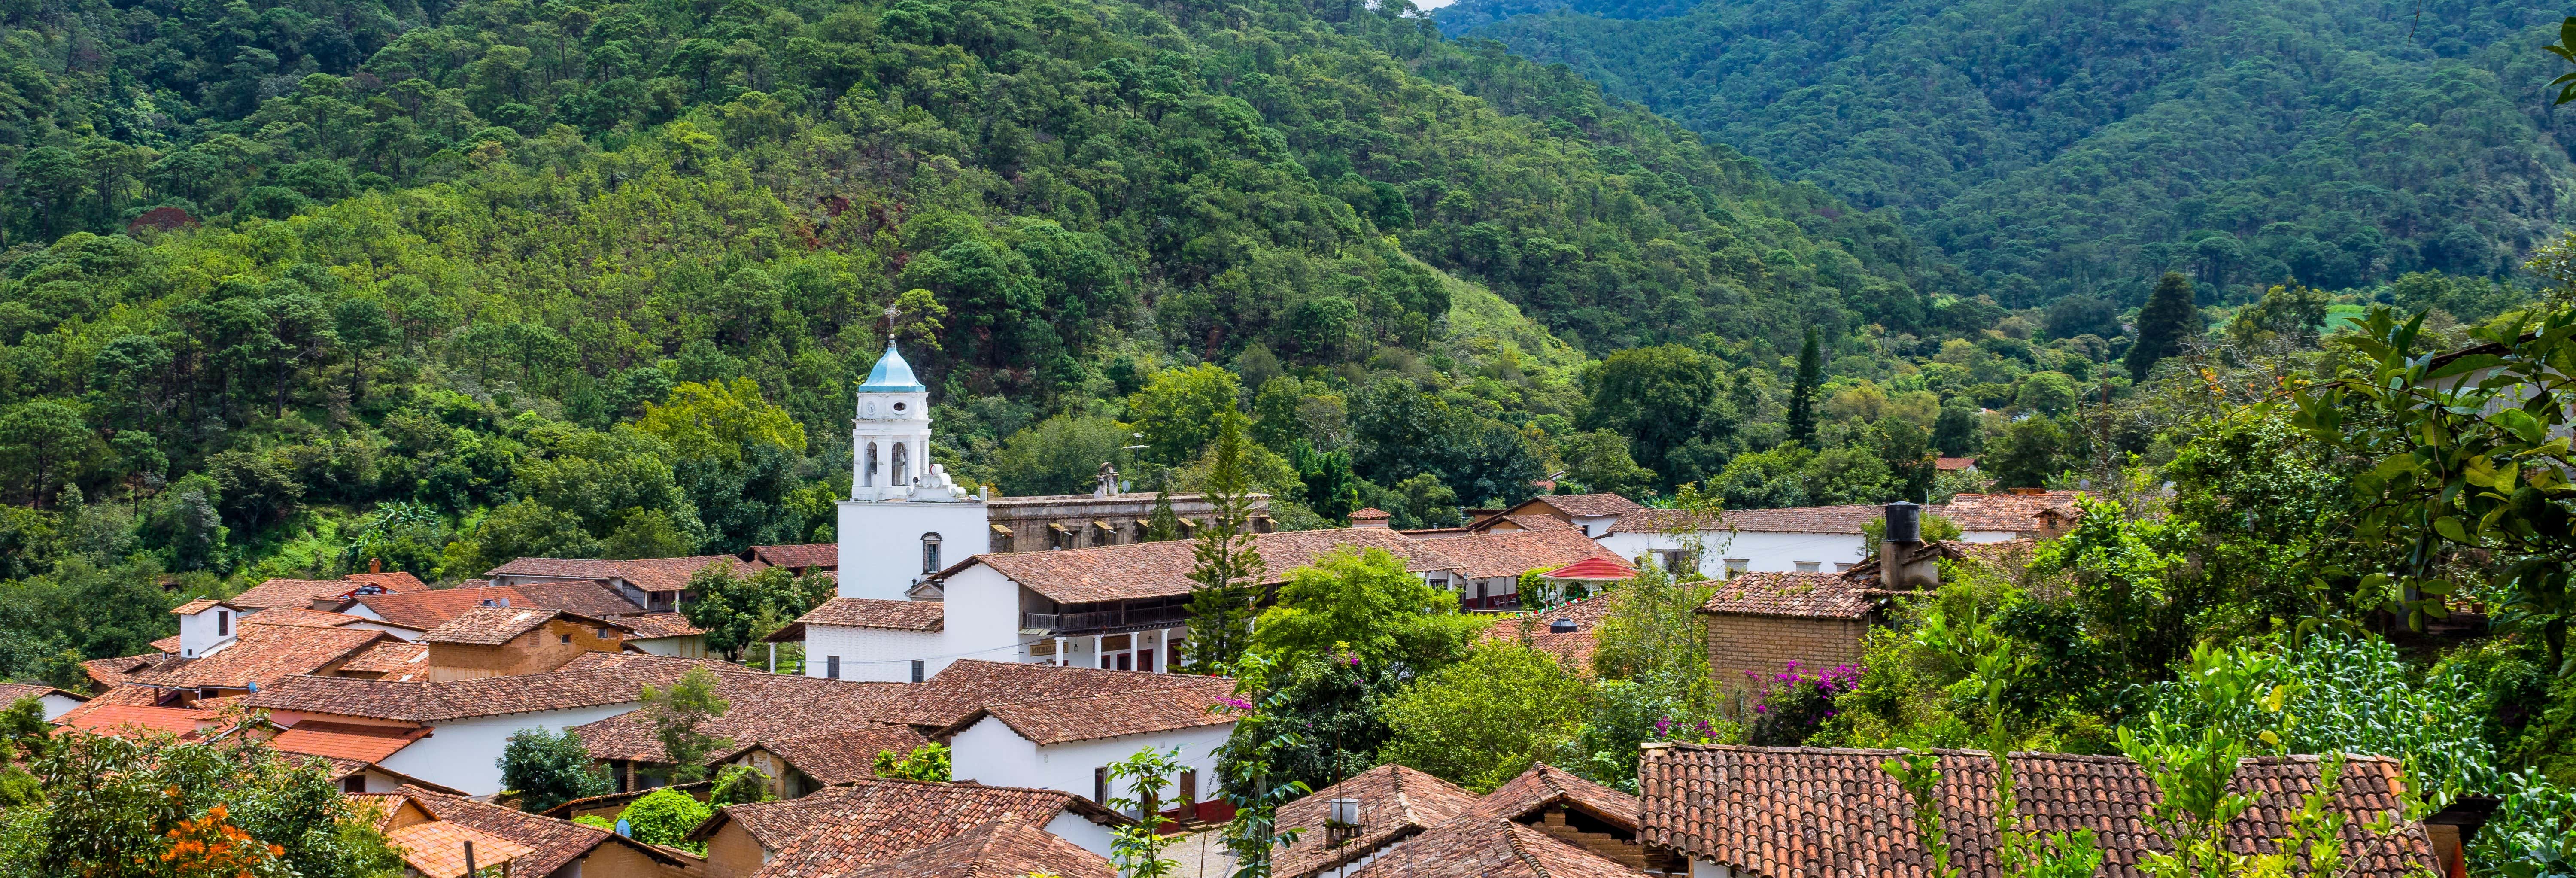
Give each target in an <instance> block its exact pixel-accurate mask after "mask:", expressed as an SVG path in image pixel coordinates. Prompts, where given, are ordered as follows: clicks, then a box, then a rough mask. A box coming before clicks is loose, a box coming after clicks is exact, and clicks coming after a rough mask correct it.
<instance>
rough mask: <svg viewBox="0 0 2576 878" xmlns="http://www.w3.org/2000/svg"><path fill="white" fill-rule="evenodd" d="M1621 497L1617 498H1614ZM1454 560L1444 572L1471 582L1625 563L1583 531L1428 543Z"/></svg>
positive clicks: (1549, 530)
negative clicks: (1593, 561)
mask: <svg viewBox="0 0 2576 878" xmlns="http://www.w3.org/2000/svg"><path fill="white" fill-rule="evenodd" d="M1611 496H1617V495H1615V494H1614V495H1611ZM1424 545H1426V546H1433V547H1437V549H1436V551H1438V552H1442V553H1446V554H1447V555H1449V557H1450V558H1451V559H1452V560H1451V562H1450V563H1449V564H1448V565H1445V567H1443V568H1434V569H1448V570H1452V571H1456V572H1458V573H1460V574H1461V575H1463V576H1466V577H1467V578H1469V579H1487V578H1492V577H1501V576H1519V575H1521V574H1523V573H1527V572H1529V571H1532V570H1554V569H1556V568H1558V567H1563V566H1565V565H1568V564H1572V563H1574V562H1577V561H1582V560H1585V559H1590V558H1598V559H1601V560H1604V561H1611V562H1614V563H1615V562H1618V561H1620V560H1622V559H1621V558H1620V557H1619V553H1617V552H1613V551H1610V550H1609V549H1604V548H1602V547H1601V544H1600V543H1596V542H1593V541H1592V538H1591V537H1587V536H1584V535H1583V532H1582V531H1579V530H1575V529H1574V528H1570V527H1552V528H1544V529H1539V530H1521V531H1509V532H1488V533H1477V534H1468V535H1466V536H1463V537H1458V538H1455V539H1445V540H1435V541H1431V542H1428V543H1425V544H1424Z"/></svg>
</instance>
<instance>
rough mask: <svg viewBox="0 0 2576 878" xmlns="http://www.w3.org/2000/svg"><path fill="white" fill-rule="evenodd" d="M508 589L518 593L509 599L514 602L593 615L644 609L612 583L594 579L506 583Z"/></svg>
mask: <svg viewBox="0 0 2576 878" xmlns="http://www.w3.org/2000/svg"><path fill="white" fill-rule="evenodd" d="M510 589H511V590H512V591H516V592H518V593H519V597H520V600H517V601H512V602H511V603H512V604H513V605H514V606H524V607H544V608H546V609H549V610H562V611H564V612H567V613H580V614H582V615H584V616H589V617H591V618H594V619H614V618H617V617H619V616H634V615H641V614H642V613H643V612H644V608H643V607H639V606H636V605H635V602H634V601H630V600H627V599H626V596H625V595H622V594H618V593H617V589H616V588H615V587H613V586H610V585H609V584H608V583H605V582H600V581H598V580H595V579H584V580H572V581H563V582H523V583H520V584H518V585H514V586H510Z"/></svg>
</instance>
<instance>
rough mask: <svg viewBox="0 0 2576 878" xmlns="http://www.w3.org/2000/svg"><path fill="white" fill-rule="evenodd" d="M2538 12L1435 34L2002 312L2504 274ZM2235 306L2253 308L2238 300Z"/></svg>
mask: <svg viewBox="0 0 2576 878" xmlns="http://www.w3.org/2000/svg"><path fill="white" fill-rule="evenodd" d="M2563 13H2564V10H2562V9H2560V8H2558V7H2553V6H2543V5H2536V4H2530V3H2514V2H2452V3H2440V2H2435V3H2410V2H2394V0H2386V2H2383V0H2334V2H2325V3H2309V4H2290V3H2274V2H2262V0H2136V2H2096V3H2078V4H2072V5H2070V4H2065V3H2048V2H2027V0H1907V2H1900V3H1896V4H1893V5H1890V4H1884V3H1870V4H1862V3H1848V2H1829V0H1815V2H1797V3H1769V2H1745V0H1709V2H1704V3H1696V4H1691V3H1674V2H1662V0H1637V2H1624V0H1580V2H1574V3H1570V4H1569V3H1564V2H1554V0H1547V2H1531V0H1466V2H1462V3H1459V4H1457V5H1454V6H1449V7H1446V8H1442V9H1439V10H1436V11H1435V12H1434V13H1433V17H1434V18H1435V19H1437V20H1439V21H1440V22H1442V24H1443V26H1444V28H1445V29H1447V30H1448V31H1450V32H1451V33H1453V34H1463V35H1470V36H1474V37H1481V38H1491V39H1495V40H1500V41H1502V42H1503V43H1504V44H1505V45H1507V46H1509V47H1510V48H1511V50H1512V51H1514V52H1518V53H1522V54H1526V55H1529V56H1531V57H1532V58H1534V59H1536V60H1540V61H1550V62H1563V63H1566V64H1568V65H1571V67H1572V69H1574V70H1575V71H1577V72H1579V73H1581V74H1582V75H1584V76H1586V77H1589V78H1592V79H1596V80H1598V81H1600V82H1602V83H1603V84H1604V87H1605V89H1606V90H1607V91H1608V92H1609V93H1610V94H1612V95H1614V96H1618V97H1623V98H1629V99H1633V100H1638V101H1643V102H1645V103H1646V104H1647V105H1648V106H1650V107H1652V108H1654V109H1655V110H1656V111H1657V112H1659V113H1662V114H1664V115H1667V116H1670V117H1672V118H1674V119H1676V120H1678V121H1680V122H1682V123H1684V124H1686V125H1689V126H1690V127H1692V128H1694V129H1696V130H1698V131H1700V132H1702V133H1704V134H1706V135H1708V136H1709V137H1711V138H1714V139H1717V140H1721V141H1724V142H1726V143H1727V144H1729V145H1732V146H1734V147H1735V148H1737V149H1741V150H1743V151H1744V152H1745V153H1746V154H1747V155H1749V156H1752V157H1754V158H1757V159H1760V160H1761V161H1763V162H1764V163H1766V164H1768V165H1769V166H1771V167H1773V168H1776V169H1778V170H1779V171H1780V172H1781V173H1782V174H1784V175H1786V176H1788V177H1791V178H1793V179H1798V180H1805V181H1809V182H1812V183H1814V184H1816V185H1818V186H1820V187H1823V188H1824V189H1825V190H1826V191H1829V192H1832V193H1833V194H1835V195H1836V196H1838V197H1841V198H1843V199H1845V200H1846V201H1849V202H1851V203H1852V204H1853V205H1855V206H1858V207H1860V208H1862V209H1875V208H1878V207H1882V206H1885V207H1893V208H1896V209H1897V210H1899V211H1901V212H1902V214H1903V216H1904V218H1905V222H1906V224H1907V226H1908V228H1909V229H1911V230H1913V231H1914V232H1915V233H1916V234H1918V235H1920V236H1921V237H1922V239H1923V240H1925V241H1927V242H1929V243H1930V244H1932V245H1933V246H1935V247H1937V248H1938V249H1939V250H1940V252H1942V253H1943V254H1945V255H1946V256H1948V257H1949V258H1951V259H1954V260H1956V261H1957V263H1958V264H1959V266H1960V267H1961V268H1962V269H1963V270H1964V271H1965V272H1967V273H1969V274H1971V275H1973V276H1975V277H1977V278H1979V279H1980V280H1981V281H1982V282H1983V284H1984V286H1983V287H1982V290H1983V291H1984V292H1988V293H1990V294H1992V295H1993V296H1994V297H1995V298H1996V300H1998V301H2000V302H2003V303H2004V304H2006V305H2009V306H2013V307H2028V306H2033V305H2038V304H2043V303H2046V302H2048V301H2052V300H2055V299H2057V298H2060V297H2064V296H2069V295H2099V296H2105V297H2108V298H2109V299H2110V300H2112V301H2113V302H2114V303H2115V304H2116V305H2117V306H2118V307H2121V308H2129V307H2135V306H2137V305H2138V304H2139V303H2141V302H2143V301H2144V300H2145V298H2146V294H2147V288H2148V287H2149V286H2151V285H2152V284H2153V283H2154V281H2155V278H2156V277H2157V276H2158V275H2159V274H2161V273H2162V272H2165V271H2168V270H2182V271H2187V272H2190V273H2191V274H2193V276H2195V277H2196V278H2197V279H2198V280H2199V281H2200V282H2201V283H2202V284H2203V285H2204V288H2203V292H2202V296H2203V297H2204V304H2219V303H2221V302H2222V301H2241V300H2243V299H2245V298H2247V295H2246V293H2245V291H2246V290H2248V289H2258V285H2270V284H2276V283H2292V282H2295V283H2302V284H2306V285H2309V286H2314V287H2321V288H2325V289H2348V288H2361V287H2370V286H2373V285H2376V284H2379V283H2383V282H2385V281H2388V280H2391V279H2394V278H2396V277H2398V276H2400V275H2403V274H2405V273H2407V272H2411V271H2421V270H2437V271H2442V272H2447V273H2452V274H2462V275H2471V276H2498V277H2502V276H2507V275H2510V274H2513V273H2514V272H2515V271H2516V270H2517V268H2518V267H2519V264H2520V262H2521V260H2522V259H2523V258H2524V256H2526V255H2527V254H2528V253H2529V251H2530V250H2531V248H2533V247H2534V246H2536V245H2538V244H2539V243H2542V242H2544V241H2546V240H2547V239H2548V238H2549V237H2550V236H2551V235H2553V234H2554V233H2555V231H2556V229H2557V228H2558V227H2559V226H2560V224H2561V223H2563V222H2565V221H2566V220H2567V219H2568V217H2569V216H2570V213H2569V211H2570V210H2571V204H2570V203H2569V202H2568V200H2567V199H2568V195H2569V192H2570V188H2569V187H2570V184H2571V183H2576V175H2572V174H2571V170H2570V167H2569V162H2568V152H2567V150H2568V149H2569V148H2571V146H2576V142H2571V141H2570V140H2569V138H2568V135H2569V134H2570V133H2571V132H2570V129H2569V128H2567V127H2566V126H2567V125H2568V122H2567V121H2566V118H2565V114H2564V113H2562V112H2559V111H2558V110H2557V109H2556V108H2553V107H2551V106H2550V105H2549V103H2548V102H2547V101H2546V100H2544V99H2542V88H2541V86H2542V84H2543V83H2545V82H2547V80H2548V79H2549V76H2550V75H2551V74H2550V73H2547V72H2543V70H2544V67H2543V62H2551V61H2553V59H2551V58H2549V57H2548V56H2546V55H2543V54H2540V53H2539V52H2537V51H2535V49H2536V47H2538V46H2540V45H2542V44H2544V43H2547V42H2548V41H2549V34H2551V33H2552V32H2553V29H2554V28H2555V27H2556V24H2557V20H2558V16H2560V15H2562V14H2563ZM2258 292H2259V289H2258Z"/></svg>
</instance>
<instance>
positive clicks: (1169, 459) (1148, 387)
mask: <svg viewBox="0 0 2576 878" xmlns="http://www.w3.org/2000/svg"><path fill="white" fill-rule="evenodd" d="M1242 395H1243V388H1242V386H1241V385H1240V384H1239V383H1238V382H1237V380H1236V378H1235V377H1234V373H1232V372H1228V371H1226V370H1224V369H1222V368H1219V367H1218V366H1216V365H1214V364H1211V363H1201V364H1199V365H1196V366H1192V367H1190V368H1187V369H1165V370H1163V371H1161V372H1156V373H1154V377H1153V378H1152V379H1150V380H1148V381H1147V382H1146V384H1145V388H1144V389H1143V390H1139V391H1137V392H1136V394H1135V395H1134V396H1130V397H1128V398H1127V418H1128V421H1129V422H1130V423H1133V424H1134V425H1135V427H1136V430H1137V432H1140V433H1143V434H1145V437H1144V443H1145V446H1146V448H1145V454H1146V457H1147V458H1148V459H1151V460H1153V461H1156V462H1158V463H1166V464H1178V463H1183V462H1186V461H1188V460H1190V459H1192V458H1195V457H1197V456H1198V455H1199V453H1200V451H1201V450H1202V449H1205V448H1207V447H1208V446H1209V444H1210V443H1212V442H1215V441H1216V439H1217V430H1218V424H1219V422H1220V421H1221V420H1222V416H1223V415H1225V414H1230V413H1233V412H1234V411H1235V402H1236V399H1237V398H1238V397H1240V396H1242ZM1098 465H1099V464H1097V463H1094V464H1093V466H1098Z"/></svg>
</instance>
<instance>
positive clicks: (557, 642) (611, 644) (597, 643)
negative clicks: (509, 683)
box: [429, 618, 625, 682]
mask: <svg viewBox="0 0 2576 878" xmlns="http://www.w3.org/2000/svg"><path fill="white" fill-rule="evenodd" d="M608 633H609V636H607V637H600V636H599V632H598V629H596V628H594V627H593V626H591V625H588V624H584V623H581V622H574V621H569V620H565V619H560V618H558V619H552V620H548V621H547V622H546V624H544V625H542V626H540V627H538V628H536V629H535V630H532V631H529V632H528V633H526V634H521V635H519V636H517V637H514V638H511V640H510V642H509V643H505V644H502V645H499V646H481V645H476V644H465V643H432V644H430V645H429V679H430V680H431V681H432V682H447V681H451V680H473V679H479V678H482V677H515V676H518V675H521V674H541V673H544V672H546V671H551V670H554V669H556V668H560V667H563V666H564V665H565V664H567V663H569V662H571V661H572V660H573V659H577V658H580V657H581V654H582V653H585V652H616V651H618V648H619V646H620V645H621V644H623V643H624V642H625V641H624V638H622V637H621V636H619V633H618V632H617V631H616V630H615V629H610V630H609V632H608ZM567 635H569V636H570V637H571V638H572V642H571V643H565V642H564V641H563V639H564V637H565V636H567Z"/></svg>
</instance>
